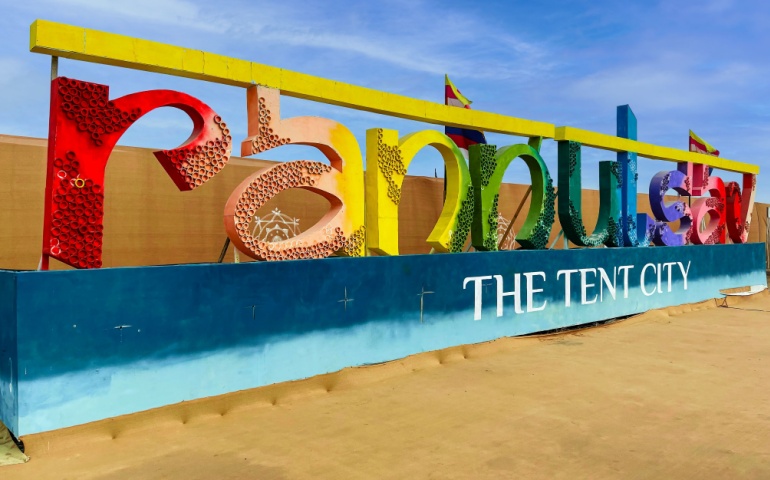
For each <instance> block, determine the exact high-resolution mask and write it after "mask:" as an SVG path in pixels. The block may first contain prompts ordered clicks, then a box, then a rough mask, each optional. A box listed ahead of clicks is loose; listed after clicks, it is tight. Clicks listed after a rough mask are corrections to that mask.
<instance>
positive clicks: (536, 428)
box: [0, 294, 770, 480]
mask: <svg viewBox="0 0 770 480" xmlns="http://www.w3.org/2000/svg"><path fill="white" fill-rule="evenodd" d="M730 303H731V306H732V307H733V308H729V309H725V308H714V302H713V301H712V302H705V303H703V304H699V305H694V306H685V307H678V308H673V309H669V310H668V311H665V312H661V311H658V312H650V313H647V314H645V315H642V316H639V317H636V318H632V319H629V320H625V321H623V322H618V323H615V324H613V325H609V326H605V327H599V328H593V329H589V330H582V331H577V332H572V333H567V334H560V335H553V336H544V337H535V338H524V339H521V338H520V339H502V340H498V341H495V342H491V343H486V344H481V345H473V346H464V347H458V348H453V349H449V350H443V351H439V352H431V353H426V354H421V355H416V356H413V357H409V358H407V359H404V360H400V361H396V362H391V363H388V364H384V365H378V366H373V367H365V368H351V369H346V370H343V371H341V372H338V373H335V374H331V375H325V376H320V377H314V378H311V379H308V380H303V381H300V382H292V383H288V384H281V385H274V386H270V387H266V388H260V389H255V390H250V391H247V392H239V393H236V394H231V395H228V396H224V397H217V398H212V399H205V400H202V401H195V402H188V403H184V404H181V405H175V406H171V407H166V408H162V409H158V410H153V411H150V412H144V413H140V414H135V415H130V416H126V417H120V418H116V419H111V420H107V421H102V422H96V423H93V424H89V425H85V426H81V427H75V428H70V429H65V430H59V431H55V432H49V433H45V434H39V435H32V436H28V437H26V438H24V440H25V442H26V446H27V454H29V456H30V457H31V459H32V460H31V461H30V462H29V463H26V464H23V465H14V466H7V467H2V469H0V478H2V479H3V480H13V479H36V480H38V479H49V478H51V479H54V478H55V479H68V478H71V479H104V480H113V479H114V480H118V479H137V478H139V479H160V478H173V479H185V480H192V479H212V478H216V479H296V478H300V479H301V478H314V479H316V478H323V479H325V478H329V479H390V478H393V479H423V478H436V479H445V478H461V479H469V478H473V479H486V478H500V479H514V478H522V479H541V478H542V479H580V478H591V479H604V478H611V479H614V478H617V479H642V478H644V479H647V478H649V479H656V480H657V479H668V478H671V479H682V478H697V479H699V480H705V479H727V478H730V479H736V478H741V479H743V478H756V479H768V478H770V386H768V379H770V296H769V295H767V294H760V295H757V296H755V297H753V298H751V299H749V300H746V301H733V300H732V299H731V300H730Z"/></svg>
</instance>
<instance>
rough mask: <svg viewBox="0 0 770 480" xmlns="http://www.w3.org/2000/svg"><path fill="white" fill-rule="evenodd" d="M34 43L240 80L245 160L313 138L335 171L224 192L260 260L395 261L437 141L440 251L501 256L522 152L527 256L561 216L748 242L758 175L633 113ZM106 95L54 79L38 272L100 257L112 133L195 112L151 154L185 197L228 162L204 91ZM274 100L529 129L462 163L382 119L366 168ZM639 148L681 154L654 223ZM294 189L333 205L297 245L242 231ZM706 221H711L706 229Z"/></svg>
mask: <svg viewBox="0 0 770 480" xmlns="http://www.w3.org/2000/svg"><path fill="white" fill-rule="evenodd" d="M75 39H77V41H75ZM31 49H32V51H36V52H42V53H48V54H55V55H62V56H67V57H71V58H76V59H81V60H88V61H95V62H100V63H108V64H120V65H121V66H130V67H133V68H140V69H146V70H153V71H157V72H160V73H172V74H176V75H182V76H191V77H195V78H200V79H203V80H209V81H219V82H222V83H229V84H235V85H243V84H245V83H246V80H247V79H250V81H249V82H248V86H247V110H248V134H247V138H246V139H245V140H243V141H242V143H241V155H243V156H249V155H254V154H258V153H263V152H266V151H268V150H270V149H272V148H276V147H279V146H282V145H287V144H302V145H310V146H314V147H316V148H317V149H318V150H320V151H321V152H323V154H324V155H325V156H326V157H327V159H328V160H329V163H328V164H326V163H319V162H309V161H294V162H286V163H282V164H279V165H275V166H273V167H270V168H267V169H264V170H262V171H259V172H256V173H254V174H253V175H251V176H250V177H249V178H246V179H244V181H243V183H242V184H241V185H240V186H238V188H236V190H235V191H234V192H233V193H232V195H231V196H230V199H229V200H228V201H227V204H226V205H225V215H224V222H225V228H226V231H227V234H228V236H229V237H230V239H231V240H232V242H233V244H234V245H235V247H236V248H238V250H240V251H241V252H243V253H244V254H246V255H248V256H251V257H253V258H255V259H258V260H285V259H303V258H324V257H328V256H330V255H343V256H365V255H367V254H368V253H369V252H375V253H377V254H379V255H398V253H399V249H398V223H399V221H398V205H399V203H400V201H401V185H402V182H403V179H404V176H405V175H406V173H407V170H408V168H409V165H410V163H411V161H412V159H413V158H414V156H415V155H416V154H417V152H419V151H420V150H422V149H423V148H425V147H429V146H430V147H432V148H435V149H436V150H438V152H439V153H440V154H441V156H442V158H443V160H444V165H445V167H446V201H445V204H444V208H443V210H442V212H441V215H440V218H439V220H438V222H437V224H436V225H435V227H434V228H433V231H432V232H431V234H430V235H429V237H428V238H427V239H426V241H427V243H428V244H429V245H430V246H431V247H432V248H433V249H434V250H435V251H437V252H460V251H463V249H464V247H465V245H466V243H467V242H468V240H469V237H470V242H471V243H472V245H473V246H474V247H475V248H476V250H497V248H498V247H497V241H496V240H497V229H498V226H497V222H498V217H499V213H498V211H499V189H500V185H501V182H502V178H503V175H504V173H505V171H506V169H507V168H508V166H509V165H510V163H511V162H513V161H514V160H516V159H517V158H521V159H522V160H523V161H524V162H525V163H526V164H527V167H528V168H529V170H530V176H531V182H532V191H533V197H532V200H531V203H530V208H529V212H528V215H527V218H526V221H525V224H524V227H523V228H522V229H521V230H520V232H519V234H518V235H517V237H516V242H517V243H518V244H519V245H520V246H521V247H522V248H524V249H542V248H546V247H547V243H548V240H549V238H550V234H551V229H552V226H553V222H554V218H555V215H556V214H558V216H559V222H560V224H561V226H562V229H563V232H564V235H565V237H566V238H567V239H569V240H570V241H571V242H572V243H574V244H576V245H579V246H584V247H595V246H600V245H606V246H609V247H640V246H641V247H643V246H647V245H649V244H651V243H652V244H655V245H659V246H676V245H686V244H689V243H694V244H715V243H725V241H726V238H727V236H729V237H730V240H731V241H732V242H734V243H743V242H745V241H746V239H747V237H748V231H749V227H750V224H751V211H752V206H753V202H754V191H755V188H756V177H755V175H756V173H757V172H758V168H757V167H756V166H755V165H748V164H741V163H739V162H734V161H731V160H726V159H722V158H718V157H714V156H713V155H704V154H699V153H694V152H687V151H682V150H675V149H666V148H663V147H656V146H653V145H648V144H643V143H640V142H638V141H637V140H636V118H635V117H634V114H633V112H632V111H631V109H630V108H629V107H628V106H622V107H618V131H617V137H609V136H605V135H601V134H597V133H594V132H586V131H582V130H578V129H573V128H571V127H558V128H557V127H554V126H552V125H548V124H543V123H540V122H531V121H527V120H521V119H514V118H512V117H503V116H499V115H494V114H488V113H485V112H478V111H471V110H470V109H468V108H463V109H458V108H452V107H453V105H446V106H441V105H435V104H430V103H429V102H422V101H418V100H414V99H407V98H405V97H398V96H395V95H391V94H387V93H384V92H376V91H372V90H367V89H362V88H360V87H354V86H352V85H345V84H341V83H338V82H330V81H328V80H324V79H319V78H315V77H310V76H307V75H302V74H296V73H293V72H287V71H285V70H280V71H277V72H276V71H274V70H275V69H273V67H267V66H259V65H257V64H253V63H250V62H244V61H241V60H236V59H229V58H226V57H220V56H215V55H212V54H208V53H205V52H197V51H192V50H187V49H180V48H179V47H172V46H169V45H160V44H155V43H153V42H147V41H145V40H139V39H130V38H127V37H121V36H117V35H113V34H107V33H104V32H98V31H93V30H86V29H80V28H77V27H71V26H67V25H61V24H55V23H51V22H45V21H40V20H38V21H36V22H35V23H34V24H33V25H32V31H31ZM158 52H162V54H161V53H158ZM255 77H257V79H258V80H260V81H255V80H254V78H255ZM446 89H447V96H448V97H447V98H449V96H451V97H452V98H453V99H456V102H459V104H461V105H462V106H464V107H467V105H468V103H469V102H468V101H467V100H466V99H465V97H463V96H462V95H461V94H460V93H459V92H458V91H457V90H456V88H454V86H453V85H452V84H451V82H449V81H448V79H447V80H446ZM108 92H109V90H108V88H107V87H106V86H103V85H96V84H92V83H88V82H83V81H78V80H71V79H66V78H57V79H54V80H53V82H52V88H51V121H50V125H51V129H50V134H49V158H48V176H47V190H46V197H47V201H46V214H45V224H44V240H43V251H42V254H43V263H42V267H43V268H44V269H45V268H47V266H48V258H49V257H53V258H56V259H57V260H60V261H62V262H65V263H67V264H69V265H71V266H73V267H76V268H98V267H99V266H101V250H102V235H103V228H102V218H103V215H104V210H103V198H104V197H103V195H104V193H103V192H104V189H105V188H107V186H105V185H104V168H105V165H106V162H107V159H108V157H109V153H110V151H111V150H112V148H113V147H114V146H115V144H116V142H117V141H118V139H119V138H120V136H121V135H122V134H123V132H125V130H126V129H127V128H129V127H130V126H131V124H132V123H133V122H134V121H136V120H137V119H138V118H139V117H140V116H141V115H144V114H145V113H147V112H149V111H151V110H153V109H155V108H159V107H162V106H172V107H176V108H179V109H181V110H183V111H184V112H185V113H187V114H188V115H190V117H191V118H192V120H193V122H194V125H195V132H194V134H193V136H192V137H191V138H190V139H189V140H188V141H187V142H185V143H184V144H183V145H182V146H180V147H179V148H177V149H174V150H169V151H164V152H156V156H157V157H158V160H159V161H160V162H161V164H162V165H163V166H164V168H165V169H166V172H167V173H168V174H169V176H170V177H171V179H172V180H173V181H174V182H175V183H176V185H177V186H178V187H179V188H180V190H190V189H193V188H197V187H198V186H201V185H202V184H203V183H205V182H206V181H207V180H209V179H210V178H211V177H213V176H214V175H216V173H217V172H219V171H220V170H221V169H222V168H224V167H225V165H226V164H227V161H228V159H229V155H230V149H231V144H232V134H231V132H230V130H229V129H228V128H227V126H226V124H225V123H224V121H223V120H222V118H221V117H220V116H218V115H217V114H216V113H215V112H214V111H213V110H212V109H211V108H209V107H208V106H207V105H206V104H204V103H203V102H201V101H200V100H198V99H196V98H193V97H191V96H189V95H186V94H184V93H180V92H171V91H162V90H158V91H149V92H140V93H135V94H133V95H128V96H126V97H122V98H119V99H115V100H111V99H110V98H109V95H108ZM282 94H287V95H294V96H299V97H303V98H310V99H313V100H318V101H324V102H327V103H335V104H342V105H345V106H349V107H351V108H360V109H364V110H370V111H379V112H383V113H388V114H391V115H395V116H399V117H403V118H412V119H420V120H423V121H427V122H432V123H443V124H444V125H445V126H446V127H447V128H451V129H453V130H452V131H455V130H457V131H458V132H462V131H476V132H478V131H479V130H480V129H483V130H487V131H493V132H494V131H497V132H505V133H515V134H518V135H522V134H524V135H526V136H529V137H530V141H529V142H528V144H517V145H509V146H505V147H502V148H499V149H498V148H497V146H494V145H485V144H473V145H466V144H463V145H461V147H469V150H470V152H469V155H470V158H469V160H468V161H466V158H465V155H463V153H464V152H463V150H461V148H458V146H457V144H456V143H455V142H454V141H453V139H452V138H451V136H448V135H446V134H444V133H441V132H438V131H436V130H422V131H418V132H413V133H410V134H406V135H403V134H401V133H400V132H396V131H392V130H386V129H377V128H375V129H371V130H369V131H367V134H366V145H365V148H364V149H363V150H364V151H365V159H366V164H365V165H364V160H363V158H364V157H363V156H362V148H361V146H360V145H359V144H358V141H357V140H356V137H355V136H354V135H353V133H352V132H351V131H350V130H348V129H347V128H346V127H345V126H344V125H342V124H340V123H339V122H336V121H334V120H330V119H325V118H318V117H297V118H289V119H284V118H281V115H280V99H281V95H282ZM375 105H376V107H375ZM544 138H553V139H554V140H556V141H557V142H558V167H559V168H558V178H557V182H556V183H557V185H558V189H557V190H556V191H557V192H558V194H557V193H555V190H554V181H553V179H552V176H551V174H550V172H549V171H548V168H547V166H546V163H545V162H544V161H543V158H542V157H541V156H540V145H541V143H542V141H543V139H544ZM613 138H614V139H613ZM471 143H473V142H471ZM584 144H585V145H589V146H594V147H599V148H605V149H609V150H614V151H617V152H618V158H617V160H615V161H605V162H600V164H599V179H600V180H599V182H600V198H601V205H600V211H599V217H598V219H597V222H596V227H595V228H594V231H593V232H588V231H586V228H585V226H584V225H585V222H584V220H583V214H582V207H581V204H582V185H581V172H582V161H581V149H582V145H584ZM708 152H710V151H708ZM637 155H642V156H647V157H650V158H656V159H668V160H671V161H676V162H677V163H678V168H677V169H676V170H672V171H663V172H660V173H658V174H657V175H655V176H654V177H653V178H652V180H651V182H650V184H649V185H650V186H649V194H650V202H651V207H652V211H653V213H654V218H650V217H649V216H648V215H646V214H637V212H636V193H637V188H636V184H637V173H636V162H637ZM708 166H714V167H721V168H726V169H729V170H734V171H739V172H742V173H743V182H742V184H741V185H739V184H738V183H736V182H730V183H727V184H725V183H724V182H723V181H722V180H721V179H720V178H719V177H717V176H713V175H711V174H710V168H709V167H708ZM364 167H365V168H364ZM291 188H302V189H307V190H310V191H313V192H315V193H318V194H320V195H322V196H323V197H325V198H326V199H327V200H328V201H329V203H330V204H331V209H330V211H329V212H328V213H327V214H326V215H325V216H324V217H323V218H322V219H321V220H320V221H319V222H318V223H317V224H316V225H314V226H312V227H311V228H309V229H308V230H306V231H304V232H302V233H301V234H299V235H297V236H296V237H293V238H291V239H287V240H284V241H280V242H266V241H264V240H260V239H256V238H254V237H253V236H252V234H251V233H250V229H249V225H250V223H251V221H252V219H253V218H254V216H255V214H256V213H257V211H258V210H259V208H260V207H261V206H263V205H264V204H265V203H266V202H267V201H268V200H269V199H270V198H272V197H273V196H275V195H276V194H278V193H279V192H281V191H284V190H287V189H291ZM671 189H673V190H675V191H676V192H677V193H679V194H680V195H684V196H688V197H690V196H700V195H707V197H704V198H699V199H697V200H696V201H695V202H694V203H693V205H692V206H690V205H689V204H688V203H687V202H684V201H679V202H677V203H675V204H673V205H667V204H666V203H665V201H664V197H665V195H666V193H667V192H668V191H669V190H671ZM557 196H558V200H559V201H558V210H557V209H556V208H555V205H556V202H555V200H556V198H557ZM706 215H708V218H709V221H708V223H707V226H706V228H705V230H701V228H700V225H701V222H702V220H703V219H704V218H706ZM674 222H676V223H678V224H679V227H678V228H677V230H676V231H673V230H672V227H671V226H670V224H672V223H674Z"/></svg>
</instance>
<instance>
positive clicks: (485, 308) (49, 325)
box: [0, 244, 766, 435]
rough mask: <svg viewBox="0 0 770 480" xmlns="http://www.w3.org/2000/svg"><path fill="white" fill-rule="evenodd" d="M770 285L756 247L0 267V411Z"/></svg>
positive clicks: (534, 328)
mask: <svg viewBox="0 0 770 480" xmlns="http://www.w3.org/2000/svg"><path fill="white" fill-rule="evenodd" d="M676 262H679V263H676ZM666 263H672V264H671V265H670V267H671V268H669V266H666V267H663V274H662V275H661V278H660V280H661V284H660V289H658V276H657V273H656V272H657V270H658V268H659V266H662V265H664V264H666ZM648 264H652V266H649V265H648ZM680 264H681V265H682V267H681V268H680V266H679V265H680ZM645 265H648V266H647V267H646V268H645ZM620 266H628V268H627V269H626V270H620V274H618V275H617V276H615V275H613V273H614V272H616V271H617V270H616V268H617V267H620ZM598 268H602V269H604V270H605V272H608V276H609V282H610V285H613V284H614V286H615V296H614V298H613V297H612V295H611V288H608V286H607V284H606V282H602V281H601V279H600V276H599V275H598V270H596V271H595V273H592V271H591V270H585V272H584V274H583V276H584V277H585V283H586V287H585V292H583V288H582V287H581V274H580V272H575V273H572V274H571V275H570V280H571V282H570V283H571V287H572V288H571V291H570V295H569V297H568V298H569V303H570V305H569V306H567V305H566V303H567V302H566V299H567V296H566V290H565V275H564V274H563V273H562V275H560V276H559V275H558V272H559V271H560V270H565V269H574V270H577V269H598ZM682 269H686V271H687V287H686V288H685V279H684V276H683V273H682ZM642 271H644V273H645V277H644V280H642V279H641V274H642ZM669 271H670V273H671V281H670V283H669V278H668V275H669ZM624 272H627V273H628V282H627V284H626V285H625V287H627V288H624V282H623V280H624ZM517 274H519V279H520V287H519V292H518V293H519V296H520V308H521V312H520V313H517V312H516V307H515V302H516V298H515V296H514V295H506V296H503V297H501V298H502V308H503V311H502V316H498V305H497V281H496V279H495V277H494V276H495V275H500V276H501V278H502V281H503V290H502V291H503V292H504V293H505V292H511V291H513V290H514V288H515V279H516V275H517ZM525 274H529V275H525ZM595 274H596V277H594V275H595ZM474 277H486V278H483V279H478V280H474V279H473V278H474ZM528 277H529V278H531V279H532V289H533V290H532V297H531V302H528V298H527V297H528V295H527V288H526V287H527V281H526V280H527V278H528ZM613 277H615V278H616V280H615V281H614V282H613ZM469 278H470V280H469ZM765 283H766V276H765V257H764V246H763V245H761V244H748V245H717V246H698V247H694V246H692V247H680V248H660V247H656V248H620V249H604V248H602V249H586V250H569V251H516V252H487V253H466V254H446V255H413V256H399V257H367V258H331V259H326V260H305V261H291V262H274V263H273V262H271V263H246V264H235V265H233V264H225V265H218V264H203V265H178V266H164V267H141V268H111V269H101V270H88V271H55V272H9V271H0V420H2V421H3V423H5V424H6V425H7V426H8V427H9V428H10V429H11V431H13V432H14V433H15V434H17V435H25V434H30V433H37V432H42V431H47V430H53V429H57V428H62V427H67V426H71V425H77V424H81V423H86V422H90V421H94V420H99V419H103V418H109V417H114V416H116V415H121V414H127V413H132V412H136V411H140V410H146V409H149V408H154V407H159V406H162V405H167V404H171V403H176V402H180V401H183V400H191V399H195V398H201V397H207V396H212V395H218V394H223V393H228V392H232V391H236V390H242V389H247V388H253V387H258V386H262V385H268V384H271V383H276V382H282V381H287V380H295V379H299V378H305V377H309V376H312V375H317V374H322V373H327V372H332V371H336V370H339V369H341V368H344V367H347V366H352V365H361V364H366V363H375V362H382V361H386V360H393V359H396V358H400V357H404V356H407V355H410V354H414V353H419V352H423V351H429V350H436V349H440V348H445V347H449V346H454V345H461V344H468V343H476V342H483V341H487V340H492V339H495V338H499V337H502V336H513V335H522V334H527V333H533V332H538V331H543V330H550V329H554V328H559V327H565V326H571V325H578V324H582V323H588V322H594V321H598V320H604V319H608V318H614V317H618V316H623V315H628V314H633V313H639V312H643V311H646V310H649V309H653V308H660V307H666V306H671V305H679V304H683V303H691V302H698V301H702V300H706V299H709V298H714V297H717V296H719V289H724V288H730V287H738V286H746V285H758V284H762V285H764V284H765ZM464 284H465V288H463V285H464ZM591 284H593V286H590V285H591ZM476 285H478V293H479V294H480V302H479V301H477V298H476V290H477V289H476ZM642 287H644V288H642ZM540 289H542V291H536V290H540ZM648 294H649V295H648ZM583 296H585V303H583V301H582V300H583V299H582V297H583ZM594 296H596V301H595V302H594V303H588V302H591V301H592V300H593V299H594ZM346 299H347V301H346ZM528 307H529V310H533V311H529V312H528V311H527V310H528ZM541 307H542V310H539V311H534V310H536V309H538V308H541ZM476 317H479V318H480V319H479V320H474V318H476Z"/></svg>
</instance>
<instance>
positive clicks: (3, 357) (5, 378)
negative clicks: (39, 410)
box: [0, 271, 19, 432]
mask: <svg viewBox="0 0 770 480" xmlns="http://www.w3.org/2000/svg"><path fill="white" fill-rule="evenodd" d="M16 346H17V338H16V274H15V273H14V272H3V271H0V421H2V422H3V423H4V424H5V425H6V426H7V427H8V428H9V429H10V430H11V431H12V432H17V431H18V426H19V424H18V422H19V418H18V412H19V403H18V397H17V395H16V392H18V390H19V385H18V378H19V376H18V373H17V367H18V365H19V363H18V352H17V349H16Z"/></svg>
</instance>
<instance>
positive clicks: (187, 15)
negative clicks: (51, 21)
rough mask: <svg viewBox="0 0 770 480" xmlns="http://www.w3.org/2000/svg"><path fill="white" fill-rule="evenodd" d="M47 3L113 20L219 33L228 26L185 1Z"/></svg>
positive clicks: (72, 0)
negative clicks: (107, 16)
mask: <svg viewBox="0 0 770 480" xmlns="http://www.w3.org/2000/svg"><path fill="white" fill-rule="evenodd" d="M51 3H54V4H55V5H56V6H58V7H62V6H70V7H77V8H83V9H86V10H90V11H95V12H101V13H103V14H108V15H110V16H112V17H114V18H115V19H116V20H120V19H123V20H125V19H131V20H141V21H143V22H149V23H154V24H164V25H171V26H176V27H184V28H193V29H196V30H203V31H209V32H217V31H222V30H223V29H224V28H227V27H228V26H229V23H228V22H224V21H222V20H221V19H214V18H212V17H211V16H209V15H206V14H204V13H203V11H202V10H201V9H200V8H199V7H198V6H197V5H196V4H195V3H192V2H189V1H186V0H162V1H159V0H130V1H105V0H55V1H54V2H51Z"/></svg>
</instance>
